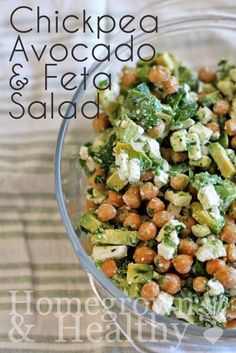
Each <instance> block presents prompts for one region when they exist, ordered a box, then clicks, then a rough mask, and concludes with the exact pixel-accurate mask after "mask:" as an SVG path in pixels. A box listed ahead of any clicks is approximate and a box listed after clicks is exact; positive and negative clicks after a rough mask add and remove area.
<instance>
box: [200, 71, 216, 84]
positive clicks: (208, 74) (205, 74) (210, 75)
mask: <svg viewBox="0 0 236 353" xmlns="http://www.w3.org/2000/svg"><path fill="white" fill-rule="evenodd" d="M198 77H199V79H200V80H201V81H203V82H205V83H210V82H213V81H215V80H216V73H215V72H214V71H212V70H210V69H208V68H206V67H202V68H200V70H199V71H198Z"/></svg>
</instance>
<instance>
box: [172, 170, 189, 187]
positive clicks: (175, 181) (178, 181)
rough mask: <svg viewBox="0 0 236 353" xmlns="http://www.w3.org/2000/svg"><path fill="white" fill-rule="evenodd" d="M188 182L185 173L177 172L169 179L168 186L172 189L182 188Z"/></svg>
mask: <svg viewBox="0 0 236 353" xmlns="http://www.w3.org/2000/svg"><path fill="white" fill-rule="evenodd" d="M188 183H189V177H188V176H187V175H185V174H181V173H180V174H177V175H175V176H174V177H172V178H171V179H170V186H171V187H172V188H173V189H174V190H184V189H185V188H186V187H187V185H188Z"/></svg>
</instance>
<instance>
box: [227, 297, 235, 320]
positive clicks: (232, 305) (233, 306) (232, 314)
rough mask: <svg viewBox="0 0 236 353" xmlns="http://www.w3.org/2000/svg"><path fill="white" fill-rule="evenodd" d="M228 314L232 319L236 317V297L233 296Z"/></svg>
mask: <svg viewBox="0 0 236 353" xmlns="http://www.w3.org/2000/svg"><path fill="white" fill-rule="evenodd" d="M227 314H228V316H229V317H230V318H231V319H236V297H232V298H231V300H230V302H229V307H228V309H227Z"/></svg>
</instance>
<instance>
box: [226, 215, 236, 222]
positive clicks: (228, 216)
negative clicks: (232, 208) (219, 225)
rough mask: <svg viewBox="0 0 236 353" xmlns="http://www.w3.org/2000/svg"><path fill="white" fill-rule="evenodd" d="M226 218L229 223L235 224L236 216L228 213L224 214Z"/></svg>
mask: <svg viewBox="0 0 236 353" xmlns="http://www.w3.org/2000/svg"><path fill="white" fill-rule="evenodd" d="M224 219H225V221H226V222H227V223H229V224H235V222H234V218H233V217H231V216H230V215H228V214H226V215H225V216H224Z"/></svg>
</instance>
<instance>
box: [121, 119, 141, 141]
mask: <svg viewBox="0 0 236 353" xmlns="http://www.w3.org/2000/svg"><path fill="white" fill-rule="evenodd" d="M143 132H144V130H143V128H142V127H141V126H139V125H137V124H136V123H135V122H134V121H133V120H131V119H129V118H128V117H126V116H125V118H124V119H123V120H121V122H120V123H119V126H118V127H117V128H116V136H117V138H118V139H119V140H121V141H123V142H125V143H130V142H131V141H135V140H137V139H138V138H139V137H140V136H141V135H142V134H143Z"/></svg>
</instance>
